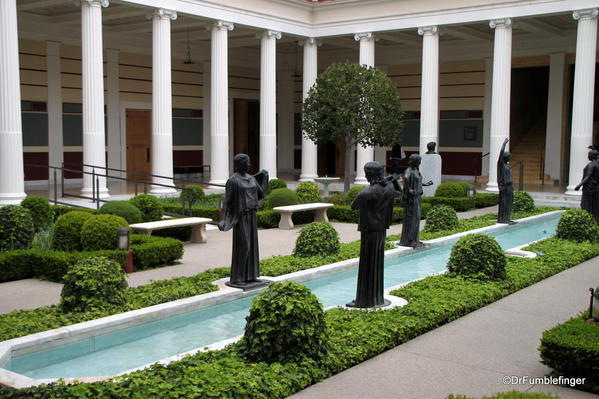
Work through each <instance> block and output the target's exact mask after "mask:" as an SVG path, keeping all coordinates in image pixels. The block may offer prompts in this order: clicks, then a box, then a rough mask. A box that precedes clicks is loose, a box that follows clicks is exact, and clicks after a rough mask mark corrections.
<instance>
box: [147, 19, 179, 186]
mask: <svg viewBox="0 0 599 399" xmlns="http://www.w3.org/2000/svg"><path fill="white" fill-rule="evenodd" d="M175 19H177V13H176V12H175V11H171V10H165V9H163V8H159V9H157V10H156V11H154V14H153V15H152V155H151V158H152V174H154V175H159V176H165V177H164V178H163V177H153V178H152V181H153V182H154V183H159V184H167V185H172V184H173V116H172V114H173V106H172V87H171V20H173V21H174V20H175ZM175 191H176V190H175V189H174V188H169V187H162V186H152V190H151V191H150V192H151V193H152V194H167V193H173V192H175Z"/></svg>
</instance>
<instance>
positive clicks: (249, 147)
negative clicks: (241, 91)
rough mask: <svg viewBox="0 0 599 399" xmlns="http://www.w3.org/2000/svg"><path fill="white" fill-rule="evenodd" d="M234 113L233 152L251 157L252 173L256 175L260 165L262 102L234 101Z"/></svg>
mask: <svg viewBox="0 0 599 399" xmlns="http://www.w3.org/2000/svg"><path fill="white" fill-rule="evenodd" d="M233 112H234V115H235V117H234V123H233V126H234V129H233V130H234V133H233V134H234V137H233V152H234V154H240V153H243V154H247V155H249V157H250V161H251V165H252V166H251V168H250V173H256V172H258V168H259V164H260V102H259V101H258V100H246V99H234V100H233Z"/></svg>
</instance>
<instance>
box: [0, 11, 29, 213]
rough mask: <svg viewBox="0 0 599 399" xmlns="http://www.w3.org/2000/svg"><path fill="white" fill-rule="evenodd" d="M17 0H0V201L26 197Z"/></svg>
mask: <svg viewBox="0 0 599 399" xmlns="http://www.w3.org/2000/svg"><path fill="white" fill-rule="evenodd" d="M20 89H21V88H20V78H19V40H18V35H17V3H16V1H15V0H3V1H0V205H5V204H18V203H19V202H21V200H22V199H23V198H25V177H24V176H25V175H24V172H23V133H22V128H21V91H20Z"/></svg>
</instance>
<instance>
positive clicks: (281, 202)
mask: <svg viewBox="0 0 599 399" xmlns="http://www.w3.org/2000/svg"><path fill="white" fill-rule="evenodd" d="M297 204H299V198H298V196H297V194H296V193H295V192H294V191H292V190H290V189H288V188H276V189H274V190H272V191H271V192H270V194H268V195H267V196H266V198H265V199H264V203H263V206H264V208H265V209H272V208H276V207H277V206H287V205H297Z"/></svg>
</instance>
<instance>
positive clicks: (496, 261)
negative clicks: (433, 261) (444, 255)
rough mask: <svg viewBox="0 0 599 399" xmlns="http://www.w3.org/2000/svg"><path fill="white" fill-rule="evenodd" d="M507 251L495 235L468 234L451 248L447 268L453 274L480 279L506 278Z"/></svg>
mask: <svg viewBox="0 0 599 399" xmlns="http://www.w3.org/2000/svg"><path fill="white" fill-rule="evenodd" d="M505 265H506V257H505V253H504V252H503V250H502V249H501V247H500V246H499V244H498V243H497V241H495V239H494V238H493V237H489V236H487V235H484V234H468V235H466V236H464V237H462V238H460V239H459V240H458V242H457V243H456V244H455V245H454V246H453V248H451V255H450V256H449V262H447V270H449V272H450V273H451V274H453V275H460V276H466V277H474V278H478V279H492V280H497V279H503V278H505Z"/></svg>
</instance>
